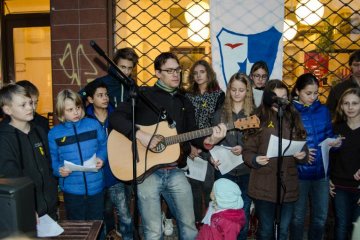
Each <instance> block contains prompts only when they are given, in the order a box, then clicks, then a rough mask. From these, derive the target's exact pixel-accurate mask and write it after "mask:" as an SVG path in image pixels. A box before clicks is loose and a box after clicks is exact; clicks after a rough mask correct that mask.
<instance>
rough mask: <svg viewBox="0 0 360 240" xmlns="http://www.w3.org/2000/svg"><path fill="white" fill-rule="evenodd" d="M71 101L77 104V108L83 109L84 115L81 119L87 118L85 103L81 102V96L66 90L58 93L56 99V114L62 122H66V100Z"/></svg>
mask: <svg viewBox="0 0 360 240" xmlns="http://www.w3.org/2000/svg"><path fill="white" fill-rule="evenodd" d="M66 99H70V100H71V101H73V102H74V103H75V106H77V107H81V110H82V114H81V118H83V117H84V116H85V111H84V106H83V102H82V100H81V96H80V95H79V94H77V93H76V92H74V91H73V90H71V89H64V90H62V91H61V92H59V93H58V95H57V97H56V105H55V114H56V116H57V118H58V119H59V121H60V122H65V119H64V114H65V100H66Z"/></svg>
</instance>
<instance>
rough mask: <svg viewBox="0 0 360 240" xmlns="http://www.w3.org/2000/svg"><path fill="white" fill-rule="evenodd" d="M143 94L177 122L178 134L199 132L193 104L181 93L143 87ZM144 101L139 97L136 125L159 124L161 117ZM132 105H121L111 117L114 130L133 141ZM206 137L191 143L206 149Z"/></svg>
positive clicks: (185, 148)
mask: <svg viewBox="0 0 360 240" xmlns="http://www.w3.org/2000/svg"><path fill="white" fill-rule="evenodd" d="M139 91H140V92H141V93H142V94H144V95H145V96H147V98H148V99H149V100H150V101H152V103H153V104H155V106H157V107H158V108H160V107H163V108H164V109H165V110H166V111H167V113H168V115H169V116H170V117H171V119H172V120H174V121H175V122H176V130H177V133H185V132H190V131H194V130H197V127H196V122H195V112H194V107H193V105H192V104H191V102H190V101H189V100H188V99H187V98H186V97H185V96H184V95H182V94H181V93H175V94H170V93H168V92H165V91H164V90H162V89H160V88H159V87H157V86H154V87H143V88H141V89H140V90H139ZM146 101H147V100H143V99H142V98H141V97H138V101H137V104H136V109H135V118H136V124H139V125H143V126H149V125H154V124H156V123H157V122H158V120H159V117H158V115H157V114H156V112H155V111H154V110H152V109H151V108H150V107H149V105H148V104H147V103H146ZM131 116H132V113H131V103H129V102H127V103H121V104H119V105H118V108H117V109H116V110H115V112H113V113H112V114H111V116H110V125H111V128H112V129H115V130H116V131H118V132H120V133H122V134H124V135H125V136H127V137H128V138H129V139H131V132H132V131H131V129H132V124H131ZM203 141H204V137H202V138H197V139H194V140H192V141H191V143H192V144H193V145H194V146H197V147H198V148H204V146H203ZM183 151H184V154H185V155H187V154H188V153H189V152H190V145H188V144H184V149H183Z"/></svg>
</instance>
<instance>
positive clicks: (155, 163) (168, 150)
mask: <svg viewBox="0 0 360 240" xmlns="http://www.w3.org/2000/svg"><path fill="white" fill-rule="evenodd" d="M139 127H140V129H141V130H143V131H144V132H147V133H153V132H154V131H155V128H156V125H151V126H139ZM155 134H158V135H161V136H164V137H169V136H173V135H177V132H176V129H175V128H174V129H171V128H169V127H168V123H167V122H166V121H162V122H160V123H159V126H158V129H157V131H156V133H155ZM131 145H132V142H131V141H130V140H129V139H128V138H127V137H125V136H124V135H122V134H121V133H119V132H117V131H115V130H113V131H111V133H110V135H109V137H108V142H107V149H108V159H109V164H110V168H111V171H112V173H113V174H114V176H115V177H117V178H118V179H120V180H123V181H130V180H133V153H132V147H131ZM137 149H138V159H137V163H136V171H137V174H136V178H138V177H141V176H143V175H144V174H151V173H152V172H153V171H155V170H156V169H158V168H161V167H166V166H171V165H173V166H174V165H176V161H177V160H178V158H179V155H180V144H171V145H168V146H166V147H165V149H163V151H162V152H159V153H155V152H152V151H150V150H148V151H147V156H146V157H145V154H146V147H144V146H143V145H142V144H141V143H140V142H139V141H137ZM145 159H146V161H145Z"/></svg>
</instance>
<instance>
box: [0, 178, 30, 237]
mask: <svg viewBox="0 0 360 240" xmlns="http://www.w3.org/2000/svg"><path fill="white" fill-rule="evenodd" d="M34 190H35V187H34V184H33V182H32V181H31V180H30V179H29V178H27V177H22V178H0V215H1V217H0V238H4V237H7V236H10V235H18V234H20V235H26V236H29V237H35V236H36V216H35V193H34Z"/></svg>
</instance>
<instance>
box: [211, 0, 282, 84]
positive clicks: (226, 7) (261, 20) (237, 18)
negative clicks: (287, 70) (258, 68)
mask: <svg viewBox="0 0 360 240" xmlns="http://www.w3.org/2000/svg"><path fill="white" fill-rule="evenodd" d="M210 24H211V46H212V64H213V67H214V70H215V72H216V73H217V78H218V81H219V84H220V86H221V88H222V89H225V88H226V84H227V82H228V81H229V79H230V77H231V76H232V75H233V74H234V73H236V72H243V73H246V74H249V72H250V68H251V66H252V65H253V64H254V63H255V62H257V61H261V60H262V61H265V62H266V63H267V65H268V67H269V71H270V79H275V78H276V79H282V61H283V43H282V32H283V25H284V1H283V0H282V1H280V0H266V1H264V0H211V2H210Z"/></svg>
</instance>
